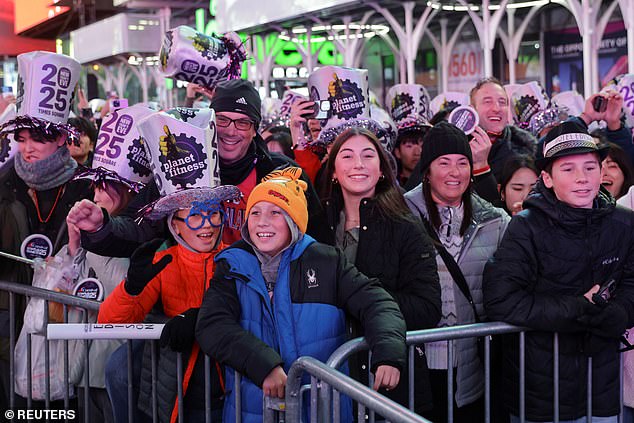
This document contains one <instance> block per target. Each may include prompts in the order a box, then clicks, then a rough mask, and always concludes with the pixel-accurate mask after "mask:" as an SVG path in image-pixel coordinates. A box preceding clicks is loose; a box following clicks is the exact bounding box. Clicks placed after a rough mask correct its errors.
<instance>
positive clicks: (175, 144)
mask: <svg viewBox="0 0 634 423" xmlns="http://www.w3.org/2000/svg"><path fill="white" fill-rule="evenodd" d="M163 129H164V130H165V136H162V137H160V142H159V148H160V152H161V154H160V156H159V161H160V162H161V170H162V171H163V173H164V175H165V178H166V179H167V180H169V181H170V182H171V183H172V184H173V185H174V186H178V187H180V188H181V189H185V188H187V187H191V186H194V185H196V181H197V180H198V179H201V178H202V177H203V172H204V170H205V169H206V168H207V164H206V162H207V154H205V152H204V151H203V146H202V145H200V144H198V143H197V142H196V138H195V137H188V136H187V134H183V133H181V134H179V135H174V134H172V133H171V132H170V130H169V128H168V127H167V125H166V126H164V127H163Z"/></svg>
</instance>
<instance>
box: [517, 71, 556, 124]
mask: <svg viewBox="0 0 634 423" xmlns="http://www.w3.org/2000/svg"><path fill="white" fill-rule="evenodd" d="M510 99H511V106H512V108H511V110H512V111H513V120H514V121H515V124H516V125H517V126H519V127H520V128H522V129H527V128H528V126H529V125H530V121H531V117H533V116H534V115H535V114H536V113H538V112H540V111H543V110H544V109H546V107H548V103H549V100H548V96H547V95H546V91H544V89H543V88H542V86H541V85H539V82H537V81H531V82H528V83H526V84H520V85H519V86H517V87H516V88H515V89H514V90H513V94H512V95H511V96H510Z"/></svg>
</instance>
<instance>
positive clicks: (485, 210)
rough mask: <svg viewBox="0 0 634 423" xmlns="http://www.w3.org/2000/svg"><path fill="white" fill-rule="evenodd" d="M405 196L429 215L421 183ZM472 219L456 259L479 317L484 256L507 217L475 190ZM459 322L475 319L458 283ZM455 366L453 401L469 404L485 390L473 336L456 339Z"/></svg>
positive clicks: (414, 210) (501, 232)
mask: <svg viewBox="0 0 634 423" xmlns="http://www.w3.org/2000/svg"><path fill="white" fill-rule="evenodd" d="M405 200H406V201H407V204H408V206H409V207H410V209H411V210H412V213H414V215H415V216H424V217H425V218H427V219H428V218H429V215H428V213H427V207H426V205H425V200H424V198H423V186H422V184H421V185H419V186H418V187H416V188H415V189H414V190H412V191H410V192H408V193H406V194H405ZM471 205H472V208H473V219H472V222H471V224H470V225H469V227H468V228H467V231H466V232H465V234H464V237H463V244H462V247H461V250H460V253H459V255H458V260H457V261H456V262H457V264H458V266H459V267H460V270H461V271H462V274H463V275H464V277H465V280H466V281H467V285H468V286H469V291H470V292H471V296H472V298H473V302H474V303H475V308H476V311H477V313H478V317H479V318H480V320H482V321H484V320H486V319H487V316H486V314H485V312H484V307H483V301H482V271H483V269H484V265H485V264H486V262H487V260H488V259H489V258H490V257H492V256H493V253H495V250H497V248H498V245H499V244H500V241H501V240H502V236H503V235H504V231H505V230H506V227H507V225H508V222H509V220H510V218H509V216H508V215H507V214H506V212H505V211H504V210H502V209H498V208H495V207H493V206H492V205H491V204H490V203H488V202H486V201H484V200H483V199H481V198H480V197H478V196H477V195H476V194H472V195H471ZM454 298H455V304H456V312H457V319H458V324H459V325H464V324H469V323H475V321H476V320H475V316H474V315H473V308H472V307H471V305H470V304H469V302H468V301H467V299H466V298H465V297H464V295H463V294H462V292H461V291H460V289H459V288H458V286H457V285H455V286H454ZM456 348H457V360H458V367H457V372H456V396H455V400H456V404H457V405H458V407H462V406H463V405H466V404H470V403H472V402H474V401H475V400H477V399H478V398H479V397H480V396H482V394H483V393H484V368H483V365H482V363H481V362H480V359H479V357H478V351H477V345H476V339H475V338H470V339H463V340H457V341H456Z"/></svg>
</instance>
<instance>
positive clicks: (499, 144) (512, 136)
mask: <svg viewBox="0 0 634 423" xmlns="http://www.w3.org/2000/svg"><path fill="white" fill-rule="evenodd" d="M536 148H537V139H536V138H535V137H534V136H533V135H532V134H531V133H530V132H526V131H524V130H523V129H520V128H518V127H517V126H513V125H507V126H506V127H505V128H504V131H503V132H502V136H501V137H500V138H498V139H497V140H496V141H495V142H494V143H493V145H492V146H491V151H489V158H488V161H489V166H491V172H493V175H494V176H495V179H496V180H497V181H501V180H502V171H503V170H504V165H505V164H506V162H507V161H508V160H509V159H511V158H513V157H515V156H519V155H527V156H531V157H535V151H536Z"/></svg>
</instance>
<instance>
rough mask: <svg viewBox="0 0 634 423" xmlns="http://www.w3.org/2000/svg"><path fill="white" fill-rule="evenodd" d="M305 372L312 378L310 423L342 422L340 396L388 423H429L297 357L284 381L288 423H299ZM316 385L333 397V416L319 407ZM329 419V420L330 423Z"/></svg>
mask: <svg viewBox="0 0 634 423" xmlns="http://www.w3.org/2000/svg"><path fill="white" fill-rule="evenodd" d="M304 372H306V373H308V374H310V375H311V408H310V410H311V416H310V422H311V423H315V422H317V421H333V422H335V423H338V422H339V421H340V418H341V416H340V415H339V404H340V394H344V395H347V396H348V397H350V398H351V399H352V400H354V401H356V402H357V404H359V406H360V407H363V408H367V409H369V410H371V411H373V412H377V413H379V414H381V415H382V416H383V417H384V418H385V419H386V420H387V421H389V422H395V423H409V422H417V423H428V422H429V421H428V420H425V419H424V418H422V417H420V416H419V415H417V414H415V413H414V412H412V411H410V410H408V409H406V408H405V407H403V406H402V405H400V404H397V403H395V402H394V401H392V400H390V399H388V398H386V397H384V396H383V395H381V394H379V393H378V392H376V391H374V390H372V389H370V388H368V387H366V386H363V385H362V384H361V383H359V382H357V381H355V380H354V379H352V378H350V377H348V376H346V375H344V374H343V373H341V372H339V371H337V370H335V369H333V368H332V367H329V366H327V365H325V364H324V363H322V362H320V361H318V360H316V359H314V358H311V357H300V358H299V359H297V360H296V361H295V362H294V363H293V365H292V366H291V368H290V370H289V372H288V379H287V381H286V421H287V422H288V423H296V422H297V423H298V422H300V421H301V415H302V407H301V405H300V397H301V392H300V388H301V380H302V376H303V373H304ZM319 382H321V391H323V390H324V389H326V390H328V392H329V393H330V394H331V395H332V394H334V395H332V396H334V399H333V403H334V407H332V410H333V411H332V415H331V412H330V410H329V408H330V407H329V408H328V409H325V408H323V407H319V404H318V394H317V390H319V389H320V388H319ZM331 417H332V420H331V419H330V418H331Z"/></svg>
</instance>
